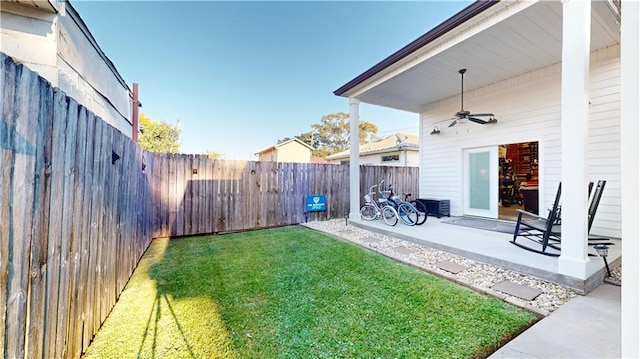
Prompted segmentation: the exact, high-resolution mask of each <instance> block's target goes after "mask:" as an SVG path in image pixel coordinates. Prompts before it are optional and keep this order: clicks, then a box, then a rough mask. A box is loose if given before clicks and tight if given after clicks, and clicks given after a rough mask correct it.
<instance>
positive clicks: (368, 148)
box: [326, 133, 419, 160]
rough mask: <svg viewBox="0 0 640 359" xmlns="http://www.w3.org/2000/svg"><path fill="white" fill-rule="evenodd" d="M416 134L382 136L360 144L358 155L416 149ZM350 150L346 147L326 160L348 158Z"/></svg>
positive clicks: (417, 147)
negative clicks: (373, 140)
mask: <svg viewBox="0 0 640 359" xmlns="http://www.w3.org/2000/svg"><path fill="white" fill-rule="evenodd" d="M418 149H419V146H418V135H413V134H406V133H396V134H395V135H390V136H387V137H383V138H381V139H380V140H378V141H375V142H369V143H365V144H361V145H360V156H363V155H374V154H377V153H387V152H397V151H404V150H408V151H418ZM350 155H351V150H350V149H347V150H345V151H342V152H338V153H334V154H333V155H331V156H327V157H326V158H327V159H328V160H336V159H339V158H349V156H350Z"/></svg>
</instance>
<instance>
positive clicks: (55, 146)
mask: <svg viewBox="0 0 640 359" xmlns="http://www.w3.org/2000/svg"><path fill="white" fill-rule="evenodd" d="M67 105H68V104H67V98H66V97H65V95H64V93H63V92H62V91H60V90H57V89H56V90H54V110H53V111H54V121H53V132H52V133H51V135H52V137H53V143H52V151H51V166H50V169H51V200H50V207H49V213H50V218H49V240H48V258H47V265H46V267H47V302H46V317H47V322H46V327H45V343H44V348H45V350H46V352H45V357H49V358H52V357H55V354H56V353H55V350H56V333H57V331H56V330H57V318H58V304H59V303H58V293H59V286H60V262H61V250H60V248H61V237H62V227H63V221H62V218H63V217H62V216H63V210H64V208H63V207H62V199H63V189H64V141H65V131H66V121H65V119H66V118H67Z"/></svg>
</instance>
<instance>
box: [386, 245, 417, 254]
mask: <svg viewBox="0 0 640 359" xmlns="http://www.w3.org/2000/svg"><path fill="white" fill-rule="evenodd" d="M391 249H393V251H394V252H396V253H398V254H402V255H409V254H414V253H415V252H414V251H413V250H412V249H409V248H407V247H402V246H398V247H393V248H391Z"/></svg>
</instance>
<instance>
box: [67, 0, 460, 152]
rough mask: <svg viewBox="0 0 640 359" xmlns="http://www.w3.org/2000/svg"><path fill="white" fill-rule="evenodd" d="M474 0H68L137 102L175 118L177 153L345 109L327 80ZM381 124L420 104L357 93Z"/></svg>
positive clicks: (279, 130)
mask: <svg viewBox="0 0 640 359" xmlns="http://www.w3.org/2000/svg"><path fill="white" fill-rule="evenodd" d="M470 3H471V1H420V2H419V1H414V2H401V1H374V2H364V1H353V2H338V1H335V2H328V1H314V2H299V1H281V2H270V1H259V2H248V1H229V2H219V1H189V2H169V1H110V2H107V1H79V0H76V1H73V0H72V5H73V6H74V7H75V8H76V10H77V11H78V13H79V14H80V16H81V17H82V19H83V20H84V21H85V23H86V24H87V26H88V27H89V30H90V31H91V33H92V34H93V36H94V37H95V38H96V40H97V41H98V44H99V45H100V47H101V48H102V50H103V51H104V52H105V54H106V55H107V56H108V57H109V59H111V61H112V62H113V63H114V64H115V66H116V68H117V69H118V71H119V72H120V74H121V75H122V76H123V77H124V79H125V81H127V83H129V86H130V87H132V86H131V84H132V83H133V82H137V83H138V84H139V90H140V101H141V102H142V105H143V108H142V109H141V111H142V112H143V113H144V114H146V115H147V116H149V117H151V118H152V119H153V120H155V121H159V120H165V121H167V122H171V123H174V122H176V121H179V126H180V128H181V146H180V152H182V153H204V152H206V151H215V152H220V153H223V154H225V157H226V158H228V159H255V158H254V157H253V154H254V153H256V152H258V151H260V150H262V149H265V148H267V147H269V146H272V145H274V144H276V143H277V141H278V140H279V139H282V138H284V137H293V136H296V135H298V134H300V133H302V132H307V131H309V130H311V125H312V124H313V123H317V122H319V121H320V118H321V117H322V116H323V115H326V114H330V113H335V112H349V106H348V100H347V99H345V98H342V97H337V96H335V95H333V91H334V90H336V89H337V88H339V87H340V86H342V85H344V84H345V83H347V82H348V81H350V80H351V79H353V78H354V77H356V76H358V75H359V74H361V73H362V72H364V71H366V70H367V69H369V68H370V67H371V66H373V65H375V64H376V63H378V62H380V61H381V60H383V59H384V58H386V57H387V56H389V55H391V54H392V53H393V52H395V51H397V50H399V49H400V48H401V47H403V46H405V45H406V44H408V43H409V42H411V41H413V40H415V39H416V38H417V37H419V36H420V35H422V34H424V33H425V32H427V31H429V30H430V29H432V28H433V27H435V26H437V25H438V24H440V23H441V22H442V21H444V20H446V19H447V18H449V17H451V16H452V15H453V14H455V13H456V12H458V11H460V10H462V9H463V8H464V7H466V6H467V5H469V4H470ZM360 117H361V120H364V121H369V122H371V123H373V124H375V125H376V126H378V135H379V136H384V135H390V134H393V133H396V132H408V133H417V130H418V115H417V114H414V113H408V112H403V111H396V110H390V109H385V108H382V107H378V106H373V105H367V104H361V106H360Z"/></svg>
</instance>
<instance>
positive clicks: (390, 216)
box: [382, 206, 398, 226]
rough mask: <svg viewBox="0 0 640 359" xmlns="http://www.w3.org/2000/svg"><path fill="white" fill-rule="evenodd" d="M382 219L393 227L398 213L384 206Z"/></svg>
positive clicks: (396, 221)
mask: <svg viewBox="0 0 640 359" xmlns="http://www.w3.org/2000/svg"><path fill="white" fill-rule="evenodd" d="M382 219H384V222H385V223H386V224H388V225H390V226H395V225H396V223H398V212H396V210H395V209H394V208H393V207H391V206H384V207H383V208H382Z"/></svg>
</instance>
